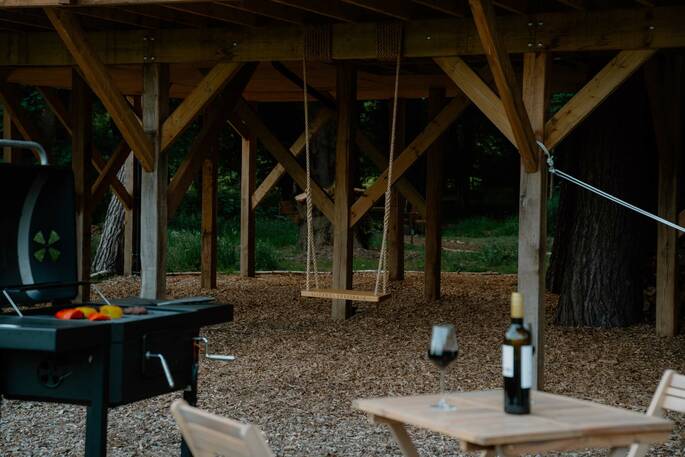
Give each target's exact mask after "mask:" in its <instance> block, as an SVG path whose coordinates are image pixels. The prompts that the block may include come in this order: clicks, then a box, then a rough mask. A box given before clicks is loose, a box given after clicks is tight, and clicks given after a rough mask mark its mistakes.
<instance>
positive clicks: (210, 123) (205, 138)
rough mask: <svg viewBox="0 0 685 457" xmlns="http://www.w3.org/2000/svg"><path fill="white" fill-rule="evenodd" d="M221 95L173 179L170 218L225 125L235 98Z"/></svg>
mask: <svg viewBox="0 0 685 457" xmlns="http://www.w3.org/2000/svg"><path fill="white" fill-rule="evenodd" d="M227 98H228V97H221V98H219V99H217V100H215V101H214V102H213V104H212V105H211V106H210V107H209V108H208V109H207V115H206V116H205V117H206V118H205V119H204V122H203V123H202V128H201V129H200V131H199V132H198V133H197V135H195V137H194V138H193V142H192V143H191V145H190V148H188V153H187V154H186V157H185V159H184V160H183V162H181V165H179V167H178V169H177V170H176V174H175V175H174V177H173V178H172V179H171V182H170V183H169V189H168V206H167V215H168V218H169V220H171V218H173V217H174V214H176V210H177V209H178V207H179V206H180V205H181V201H182V200H183V197H184V196H185V194H186V192H187V191H188V188H189V187H190V184H192V182H193V179H195V177H196V176H197V174H198V173H199V172H200V170H201V169H202V165H203V163H204V161H205V159H206V158H207V154H208V153H209V152H210V151H211V145H212V144H214V143H215V142H216V140H217V137H218V135H219V132H220V131H221V128H222V127H223V126H224V125H225V124H224V123H225V121H226V112H225V111H226V110H230V108H231V106H232V105H233V103H234V101H233V100H227Z"/></svg>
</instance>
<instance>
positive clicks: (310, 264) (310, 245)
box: [302, 52, 319, 290]
mask: <svg viewBox="0 0 685 457" xmlns="http://www.w3.org/2000/svg"><path fill="white" fill-rule="evenodd" d="M302 80H303V81H304V91H303V92H304V149H305V162H306V169H307V184H306V188H305V196H306V201H307V203H306V204H307V268H306V270H307V272H306V276H307V279H306V288H307V290H310V289H311V280H310V277H311V276H312V274H313V276H314V287H316V288H317V289H318V288H319V269H318V266H317V264H316V250H315V246H314V221H313V219H314V217H313V213H314V205H313V203H312V173H311V164H310V157H309V94H308V93H307V87H308V86H307V55H306V52H305V54H304V56H303V57H302Z"/></svg>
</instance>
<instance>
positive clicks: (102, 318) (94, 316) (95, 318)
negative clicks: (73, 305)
mask: <svg viewBox="0 0 685 457" xmlns="http://www.w3.org/2000/svg"><path fill="white" fill-rule="evenodd" d="M88 320H89V321H108V320H111V317H109V316H108V315H106V314H102V313H93V314H91V315H90V316H88Z"/></svg>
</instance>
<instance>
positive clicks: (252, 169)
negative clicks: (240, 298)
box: [240, 138, 257, 278]
mask: <svg viewBox="0 0 685 457" xmlns="http://www.w3.org/2000/svg"><path fill="white" fill-rule="evenodd" d="M256 159H257V141H256V140H255V139H254V138H243V139H242V159H241V166H240V276H245V277H250V278H253V277H254V276H255V212H254V209H253V208H252V195H253V194H254V190H255V181H256V179H257V178H256V172H257V171H256Z"/></svg>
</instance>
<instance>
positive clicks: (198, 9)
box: [165, 4, 257, 27]
mask: <svg viewBox="0 0 685 457" xmlns="http://www.w3.org/2000/svg"><path fill="white" fill-rule="evenodd" d="M222 6H223V5H218V4H217V5H215V4H209V5H208V4H201V5H193V4H180V5H165V8H169V9H171V10H175V11H178V12H180V13H184V14H183V15H191V14H192V15H197V16H200V17H205V18H208V19H212V20H216V21H221V22H226V23H229V24H233V25H239V26H243V27H256V26H257V21H256V18H255V17H254V16H252V15H250V14H245V13H243V12H241V11H232V10H228V9H226V8H222Z"/></svg>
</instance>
